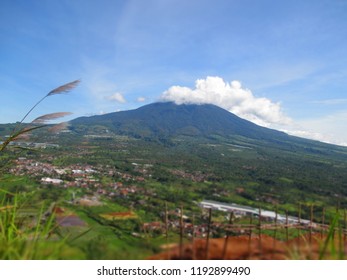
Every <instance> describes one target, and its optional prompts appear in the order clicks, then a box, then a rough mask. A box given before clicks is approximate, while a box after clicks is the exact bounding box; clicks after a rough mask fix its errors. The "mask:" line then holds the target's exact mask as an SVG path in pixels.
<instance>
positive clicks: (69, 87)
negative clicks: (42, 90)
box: [46, 80, 81, 97]
mask: <svg viewBox="0 0 347 280" xmlns="http://www.w3.org/2000/svg"><path fill="white" fill-rule="evenodd" d="M80 82H81V81H80V80H76V81H73V82H70V83H67V84H65V85H62V86H60V87H57V88H55V89H53V90H51V91H50V92H49V93H48V94H47V95H46V97H47V96H52V95H55V94H60V93H65V92H69V91H70V90H72V89H74V88H75V87H77V86H78V84H79V83H80Z"/></svg>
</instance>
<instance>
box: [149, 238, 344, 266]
mask: <svg viewBox="0 0 347 280" xmlns="http://www.w3.org/2000/svg"><path fill="white" fill-rule="evenodd" d="M325 239H326V236H321V235H320V234H315V235H311V237H310V236H302V237H300V238H296V239H293V240H289V241H288V242H284V241H278V240H275V239H274V238H272V237H270V236H267V235H261V236H260V237H259V236H254V237H252V238H250V237H249V236H233V237H229V238H228V239H226V238H213V239H210V240H209V242H208V244H207V242H206V239H196V240H195V241H194V243H190V244H184V245H183V246H182V247H181V248H180V246H179V245H176V246H175V247H174V248H172V249H169V250H166V251H164V252H162V253H160V254H157V255H154V256H151V257H150V258H149V259H151V260H167V259H171V260H179V259H187V260H193V259H198V260H204V259H209V260H221V259H229V260H250V259H253V260H254V259H255V260H260V259H261V260H285V259H319V257H320V252H321V251H322V248H323V246H324V241H325ZM337 239H338V238H336V239H335V244H334V245H335V248H339V247H338V246H339V244H338V243H339V241H338V240H337ZM342 242H343V241H342ZM340 243H341V242H340ZM341 244H342V248H341V250H340V251H343V250H344V252H346V248H347V246H346V244H343V243H341ZM329 248H331V246H330V247H329ZM337 250H338V249H337ZM330 251H331V250H330V249H328V250H325V251H324V252H325V254H324V255H323V258H324V259H331V258H336V256H335V257H334V256H332V255H331V254H330V253H329V252H330Z"/></svg>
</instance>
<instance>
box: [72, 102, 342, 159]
mask: <svg viewBox="0 0 347 280" xmlns="http://www.w3.org/2000/svg"><path fill="white" fill-rule="evenodd" d="M70 126H71V129H72V130H73V131H75V132H78V133H81V132H82V133H85V134H87V133H92V132H94V133H96V134H97V133H103V131H109V132H112V133H114V134H120V135H128V136H132V137H135V138H140V139H147V140H148V139H149V140H151V139H152V140H153V139H159V140H161V141H168V140H170V139H174V138H175V137H179V136H190V137H194V138H204V139H211V138H217V139H218V140H227V141H230V140H237V141H242V142H243V143H252V144H255V145H260V146H268V147H277V148H279V149H284V150H304V151H306V152H311V153H319V154H324V153H334V152H337V153H338V154H341V152H342V154H344V155H343V156H346V155H347V149H345V148H343V147H338V146H335V145H329V144H325V143H321V142H318V141H313V140H308V139H304V138H299V137H294V136H290V135H288V134H286V133H284V132H280V131H277V130H273V129H268V128H265V127H261V126H258V125H256V124H254V123H252V122H249V121H247V120H244V119H242V118H239V117H238V116H236V115H234V114H232V113H230V112H229V111H226V110H224V109H222V108H220V107H217V106H215V105H210V104H204V105H195V104H188V105H187V104H182V105H177V104H175V103H172V102H164V103H152V104H149V105H145V106H143V107H140V108H138V109H135V110H129V111H122V112H116V113H109V114H104V115H98V116H92V117H81V118H77V119H75V120H73V121H71V123H70Z"/></svg>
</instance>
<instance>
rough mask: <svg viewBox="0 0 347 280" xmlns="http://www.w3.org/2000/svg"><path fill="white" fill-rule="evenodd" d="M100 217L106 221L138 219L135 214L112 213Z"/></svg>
mask: <svg viewBox="0 0 347 280" xmlns="http://www.w3.org/2000/svg"><path fill="white" fill-rule="evenodd" d="M100 217H102V218H104V219H106V220H122V219H136V218H137V215H136V214H135V213H134V212H111V213H105V214H101V215H100Z"/></svg>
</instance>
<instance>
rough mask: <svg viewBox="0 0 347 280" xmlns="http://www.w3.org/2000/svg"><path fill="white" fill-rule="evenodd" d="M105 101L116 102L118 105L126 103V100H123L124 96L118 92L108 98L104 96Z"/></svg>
mask: <svg viewBox="0 0 347 280" xmlns="http://www.w3.org/2000/svg"><path fill="white" fill-rule="evenodd" d="M105 98H106V99H107V100H110V101H116V102H119V103H126V100H125V98H124V96H123V95H122V94H121V93H119V92H116V93H114V94H112V95H110V96H106V97H105Z"/></svg>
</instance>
